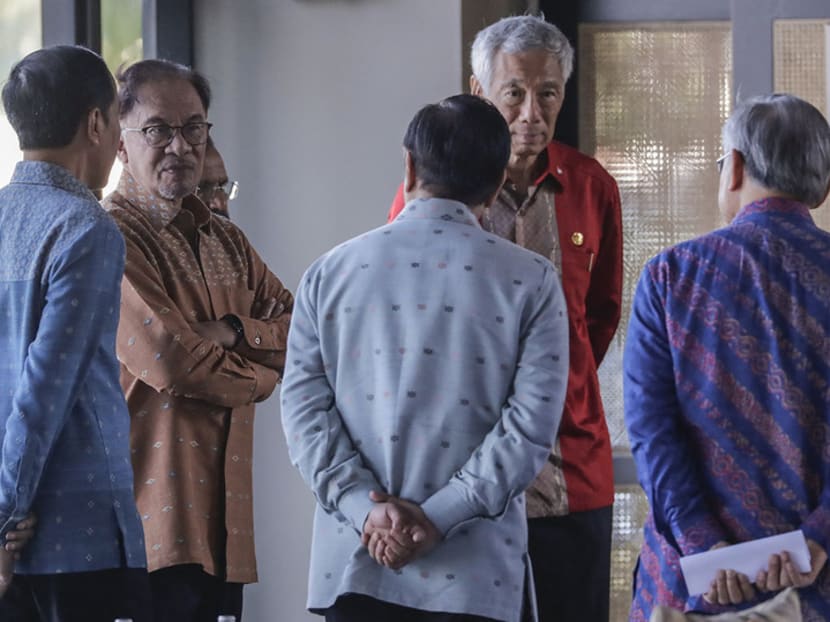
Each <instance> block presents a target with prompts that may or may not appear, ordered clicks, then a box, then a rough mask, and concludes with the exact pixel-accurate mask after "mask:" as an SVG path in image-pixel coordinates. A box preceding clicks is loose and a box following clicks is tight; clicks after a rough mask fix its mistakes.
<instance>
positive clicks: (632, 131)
mask: <svg viewBox="0 0 830 622" xmlns="http://www.w3.org/2000/svg"><path fill="white" fill-rule="evenodd" d="M579 64H580V66H579V84H578V86H577V88H578V89H579V108H580V127H579V141H580V149H581V150H582V151H584V152H586V153H589V154H591V155H594V156H595V157H596V158H597V159H598V160H599V161H600V162H601V163H602V164H603V165H604V166H605V167H606V168H607V169H608V171H609V172H610V173H611V174H612V175H613V176H614V177H615V178H616V179H617V183H618V184H619V187H620V194H621V196H622V209H623V236H624V261H625V264H624V279H625V281H624V292H623V313H622V320H621V321H620V328H619V330H618V332H617V336H616V337H615V339H614V343H612V345H611V347H610V348H609V350H608V354H607V355H606V357H605V360H604V361H603V364H602V366H601V367H600V371H599V375H600V384H601V386H602V396H603V402H604V404H605V411H606V416H607V420H608V427H609V429H610V432H611V440H612V443H613V445H614V451H615V454H616V455H618V456H620V455H623V456H624V455H626V454H628V453H629V448H628V447H629V446H628V439H627V437H626V434H625V426H624V422H623V402H622V351H623V344H624V343H625V332H626V328H627V327H628V318H629V314H630V309H631V299H632V296H633V293H634V288H635V286H636V284H637V278H638V277H639V275H640V271H641V270H642V267H643V264H644V263H645V262H646V260H647V259H649V258H650V257H652V256H653V255H654V254H655V253H657V252H658V251H659V250H661V249H662V248H664V247H666V246H669V245H671V244H674V243H676V242H680V241H682V240H686V239H689V238H691V237H694V236H696V235H700V234H702V233H705V232H707V231H711V230H712V229H714V228H715V227H717V226H719V225H720V224H721V221H720V215H719V212H718V207H717V192H718V175H717V170H716V167H715V160H717V158H718V157H719V156H720V155H721V144H720V130H721V126H722V125H723V123H724V121H725V120H726V118H727V116H728V115H729V112H730V111H731V92H732V34H731V29H730V25H729V23H728V22H684V23H626V24H624V25H619V24H613V25H611V24H583V25H582V26H581V27H580V31H579ZM626 484H628V483H626ZM647 512H648V501H647V499H646V497H645V495H644V494H643V492H642V490H641V489H640V487H639V486H638V485H636V484H633V483H632V484H631V485H620V484H617V486H616V487H615V495H614V526H613V536H612V537H613V541H612V558H611V620H627V619H628V610H629V607H630V605H631V590H632V581H631V577H632V571H633V569H634V565H635V563H636V561H637V556H638V555H639V552H640V545H641V544H642V526H643V522H644V521H645V517H646V513H647Z"/></svg>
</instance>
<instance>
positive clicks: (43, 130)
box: [3, 45, 118, 150]
mask: <svg viewBox="0 0 830 622" xmlns="http://www.w3.org/2000/svg"><path fill="white" fill-rule="evenodd" d="M113 99H115V83H114V82H113V80H112V75H111V74H110V72H109V69H107V65H106V63H105V62H104V60H103V59H102V58H101V57H100V56H99V55H98V54H96V53H95V52H93V51H91V50H88V49H86V48H84V47H81V46H77V45H55V46H52V47H48V48H43V49H40V50H36V51H34V52H32V53H31V54H29V55H27V56H25V57H24V58H23V59H22V60H21V61H20V62H18V63H17V64H16V65H15V66H14V67H12V70H11V73H10V74H9V79H8V81H7V82H6V84H5V85H4V86H3V107H4V108H5V110H6V116H7V117H8V119H9V123H11V126H12V127H13V128H14V131H15V132H16V133H17V139H18V141H19V143H20V148H21V149H24V150H25V149H50V148H59V147H65V146H67V145H68V144H69V143H71V142H72V139H73V138H74V137H75V134H76V133H77V131H78V128H79V127H80V125H81V123H84V122H85V120H86V116H87V115H88V114H89V112H90V111H91V110H94V109H95V108H98V109H99V110H100V111H101V114H102V115H103V117H104V121H105V122H107V123H110V122H113V123H117V122H118V120H117V119H112V120H111V119H108V118H107V111H108V110H109V107H110V106H111V105H112V102H113Z"/></svg>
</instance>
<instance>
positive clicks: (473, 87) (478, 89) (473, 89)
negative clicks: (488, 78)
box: [470, 75, 484, 97]
mask: <svg viewBox="0 0 830 622" xmlns="http://www.w3.org/2000/svg"><path fill="white" fill-rule="evenodd" d="M470 93H472V94H473V95H478V96H479V97H484V87H482V86H481V82H479V81H478V78H476V77H475V76H473V75H471V76H470Z"/></svg>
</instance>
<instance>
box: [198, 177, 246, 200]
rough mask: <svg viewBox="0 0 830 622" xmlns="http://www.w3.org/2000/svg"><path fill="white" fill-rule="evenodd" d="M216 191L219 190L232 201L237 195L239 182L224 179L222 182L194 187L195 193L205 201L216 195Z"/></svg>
mask: <svg viewBox="0 0 830 622" xmlns="http://www.w3.org/2000/svg"><path fill="white" fill-rule="evenodd" d="M217 192H221V193H222V194H224V195H225V197H227V199H228V201H233V200H234V199H235V198H236V197H238V196H239V182H238V181H226V182H225V183H224V184H201V185H199V187H198V188H196V194H198V195H199V197H200V198H201V199H202V200H203V201H204V202H205V203H210V201H211V200H212V199H213V198H214V197H215V196H216V193H217Z"/></svg>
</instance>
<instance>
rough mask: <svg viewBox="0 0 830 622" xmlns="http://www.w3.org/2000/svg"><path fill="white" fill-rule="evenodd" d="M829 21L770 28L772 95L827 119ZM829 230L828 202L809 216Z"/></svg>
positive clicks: (794, 22) (778, 24)
mask: <svg viewBox="0 0 830 622" xmlns="http://www.w3.org/2000/svg"><path fill="white" fill-rule="evenodd" d="M829 30H830V20H827V19H823V20H804V19H779V20H776V21H775V23H774V26H773V80H774V85H775V86H774V88H775V90H776V91H779V92H785V93H792V94H793V95H798V97H801V98H802V99H805V100H807V101H808V102H810V103H811V104H813V105H814V106H815V107H816V108H818V109H819V110H821V111H822V112H823V113H824V116H826V117H830V102H828V95H827V92H828V89H830V85H828V77H827V76H828V66H827V62H828V60H827V48H828V39H830V34H828V31H829ZM812 214H813V218H814V219H815V221H816V223H817V224H818V225H819V226H820V227H823V228H824V229H828V230H830V201H825V203H824V205H822V206H821V207H819V208H816V209H815V210H813V212H812Z"/></svg>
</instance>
